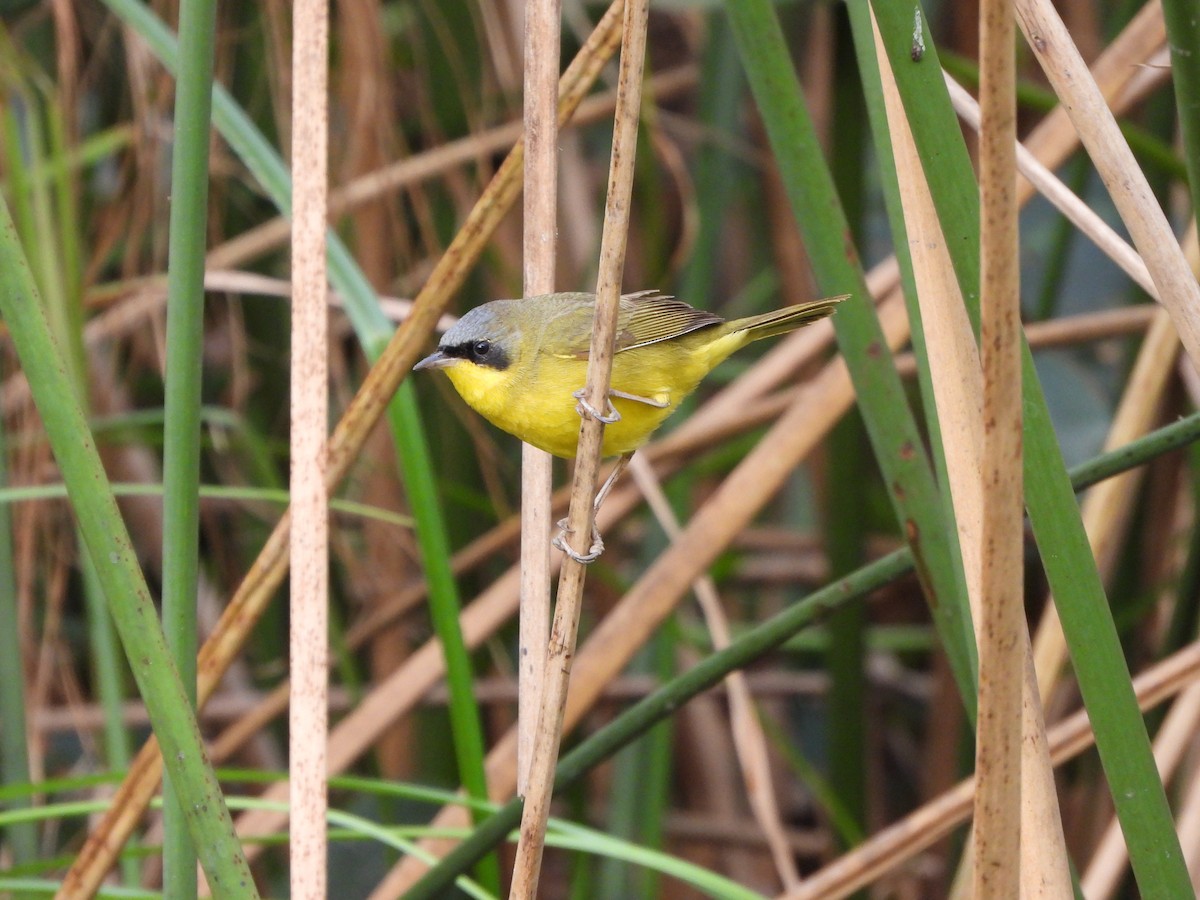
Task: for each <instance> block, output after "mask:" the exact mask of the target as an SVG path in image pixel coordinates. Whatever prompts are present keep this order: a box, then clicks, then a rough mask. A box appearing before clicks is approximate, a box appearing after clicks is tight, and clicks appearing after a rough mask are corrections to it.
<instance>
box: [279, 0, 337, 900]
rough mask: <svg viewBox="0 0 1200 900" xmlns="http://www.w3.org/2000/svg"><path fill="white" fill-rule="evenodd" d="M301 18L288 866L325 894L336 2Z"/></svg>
mask: <svg viewBox="0 0 1200 900" xmlns="http://www.w3.org/2000/svg"><path fill="white" fill-rule="evenodd" d="M293 23H294V25H293V27H294V29H295V38H294V41H293V44H292V70H293V78H294V81H293V84H294V93H293V95H292V165H293V167H294V171H295V179H294V186H293V190H292V196H293V216H292V353H291V420H292V423H291V424H292V434H291V484H290V491H291V501H292V511H293V515H294V527H293V528H292V529H291V548H290V549H291V557H292V560H293V565H292V577H291V579H290V592H291V611H290V616H289V631H290V636H289V647H290V653H289V655H290V665H289V669H290V672H291V685H292V687H291V698H290V702H289V716H288V774H289V784H290V785H291V792H290V797H289V799H290V804H289V805H290V806H291V811H292V826H291V833H290V854H289V859H290V866H289V871H290V885H291V895H292V896H293V897H295V898H298V900H323V898H324V897H325V892H326V887H327V883H328V882H327V876H326V869H327V858H328V851H327V845H326V838H325V810H326V806H327V802H328V801H327V798H326V787H325V747H326V741H327V736H328V731H329V725H328V714H327V710H328V706H329V701H328V693H329V662H328V661H329V494H328V492H327V489H326V485H325V458H326V440H327V438H328V431H327V428H328V425H327V423H328V421H329V395H328V387H327V385H328V381H329V360H328V348H329V338H328V331H329V306H328V302H327V299H326V298H327V296H328V293H329V288H328V280H327V277H326V262H325V206H326V202H327V199H328V190H329V183H328V178H327V177H326V172H327V169H328V132H329V129H328V124H329V109H328V87H329V9H328V5H327V4H326V3H325V2H323V0H300V2H298V3H297V4H296V11H295V15H294V17H293Z"/></svg>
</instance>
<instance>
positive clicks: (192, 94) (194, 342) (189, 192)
mask: <svg viewBox="0 0 1200 900" xmlns="http://www.w3.org/2000/svg"><path fill="white" fill-rule="evenodd" d="M216 26H217V4H216V2H215V0H183V2H182V3H181V4H180V7H179V34H180V44H181V47H182V48H184V49H183V51H182V52H181V54H180V60H179V79H178V83H177V85H176V93H175V144H174V147H173V148H172V159H171V214H170V236H169V241H170V244H169V247H168V269H167V360H168V362H167V366H166V379H165V381H166V383H165V386H164V407H165V409H164V416H165V419H164V423H163V589H162V590H163V593H162V619H163V632H164V634H165V636H166V639H167V646H168V648H170V650H171V656H172V658H173V659H174V661H175V668H176V669H178V671H179V680H180V681H181V682H182V684H183V690H184V693H186V694H187V696H188V701H189V702H190V703H191V704H192V706H193V707H194V706H195V703H196V647H197V643H198V639H197V634H196V585H197V583H198V579H199V571H200V541H199V530H200V400H201V375H202V367H203V351H204V255H205V247H206V237H207V230H208V148H209V134H210V126H211V115H212V74H213V43H214V40H215V34H216ZM163 887H164V889H165V890H166V891H167V892H168V893H170V895H171V896H172V897H178V898H179V900H190V898H194V897H195V896H196V851H195V848H194V847H193V846H192V842H191V838H190V837H189V836H188V833H187V823H186V817H185V814H184V811H183V809H182V808H181V807H180V804H179V802H178V800H177V798H176V796H175V792H174V791H173V790H172V786H171V783H170V779H169V778H164V779H163Z"/></svg>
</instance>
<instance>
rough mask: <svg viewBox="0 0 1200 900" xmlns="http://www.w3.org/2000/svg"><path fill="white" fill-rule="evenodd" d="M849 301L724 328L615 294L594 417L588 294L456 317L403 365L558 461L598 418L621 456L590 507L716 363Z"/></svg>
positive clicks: (651, 296)
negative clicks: (607, 361) (605, 371)
mask: <svg viewBox="0 0 1200 900" xmlns="http://www.w3.org/2000/svg"><path fill="white" fill-rule="evenodd" d="M848 296H849V295H846V294H843V295H840V296H836V297H828V298H825V299H822V300H814V301H811V302H808V303H800V304H796V305H794V306H787V307H783V308H781V309H777V310H774V311H773V312H768V313H762V314H761V315H755V316H747V317H745V318H740V319H733V320H731V321H726V320H725V319H723V318H721V317H720V316H718V315H717V314H716V313H713V312H709V311H707V310H702V309H696V308H695V307H693V306H689V305H688V304H687V303H684V302H683V301H682V300H678V299H676V298H675V297H672V296H670V295H668V294H664V293H660V292H659V291H656V290H646V291H639V292H637V293H632V294H625V295H624V296H622V297H621V298H620V302H619V307H618V312H617V329H616V344H615V348H614V350H615V352H614V355H613V362H612V376H611V380H610V388H609V406H608V409H606V410H605V411H603V412H600V411H598V410H595V409H592V408H591V407H590V405H589V404H587V403H586V401H585V400H584V384H585V381H586V379H587V367H588V356H589V352H590V347H591V336H592V322H593V319H594V317H595V312H596V295H595V294H591V293H584V292H565V293H555V294H541V295H538V296H534V297H526V298H524V299H519V300H493V301H491V302H490V303H484V304H482V305H481V306H477V307H475V308H474V309H471V310H470V311H468V312H467V313H465V314H464V315H463V316H462V318H460V319H459V320H458V322H456V323H455V324H454V325H453V326H452V327H451V328H449V329H448V330H447V331H446V332H445V333H444V334H443V335H442V338H441V340H440V342H439V343H438V347H437V350H435V351H434V352H433V353H432V354H430V355H429V356H427V357H425V358H424V359H422V360H421V361H420V362H418V363H417V364H416V365H415V366H414V367H413V368H414V371H415V370H425V369H434V370H436V369H440V370H442V371H443V372H445V374H446V376H447V377H448V378H449V379H450V383H451V384H452V385H453V386H454V388H455V390H456V391H457V392H458V394H459V396H461V397H462V399H463V400H464V401H465V402H466V403H467V405H468V406H470V407H471V408H472V409H474V410H475V411H476V412H478V413H479V414H480V415H482V416H483V417H484V418H485V419H487V420H488V421H489V422H491V423H492V424H493V425H495V426H496V427H498V428H500V429H501V430H503V431H506V432H508V433H509V434H512V435H515V436H516V437H518V438H520V439H521V440H522V441H525V442H526V443H529V444H532V445H533V446H535V447H538V448H540V449H542V450H545V451H547V452H548V453H551V454H553V455H554V456H559V457H562V458H564V459H572V458H574V456H575V453H576V448H577V445H578V439H579V418H580V416H581V415H587V414H592V415H595V416H596V417H597V418H600V419H601V420H602V421H603V422H605V425H606V427H605V429H604V441H603V444H602V445H601V453H602V455H603V456H617V457H620V460H619V461H618V463H617V467H616V468H615V469H614V471H613V473H612V474H611V475H610V476H609V479H608V481H606V482H605V485H604V487H602V488H601V490H600V492H598V493H597V496H596V506H597V508H598V507H599V504H600V503H601V502H603V499H604V496H605V495H606V494H607V493H608V489H609V488H611V486H612V484H613V483H614V482H615V481H616V478H617V477H618V476H619V474H620V472H621V471H622V470H623V469H624V467H625V465H626V464H628V461H629V459H630V457H632V455H633V453H634V451H636V450H637V449H638V448H639V447H641V446H642V445H643V444H645V443H646V441H647V440H649V438H650V436H651V435H652V434H653V433H654V431H655V430H656V429H657V428H658V427H659V426H660V425H661V424H662V423H663V421H664V420H665V419H666V418H667V417H668V416H669V415H671V413H672V412H674V411H675V409H676V408H677V407H678V406H679V404H680V403H681V402H683V400H684V398H686V397H687V396H688V395H689V394H691V393H692V391H694V390H695V389H696V387H697V386H698V385H699V384H700V382H701V380H703V379H704V377H705V376H706V375H708V373H709V372H711V371H712V370H713V369H714V368H716V366H717V365H718V364H720V363H721V362H722V361H723V360H725V359H726V358H727V357H728V356H729V355H730V354H732V353H734V352H735V351H737V350H740V349H741V348H742V347H744V346H746V345H747V344H749V343H751V342H753V341H757V340H761V339H763V338H768V337H774V336H775V335H780V334H785V333H787V332H789V331H793V330H794V329H797V328H800V327H803V326H805V325H809V324H811V323H813V322H816V321H818V320H820V319H823V318H825V317H826V316H828V315H830V314H831V313H832V312H833V311H834V309H836V307H837V305H838V304H839V303H841V302H842V301H843V300H845V299H846V298H847V297H848ZM560 537H561V535H560ZM559 544H560V542H558V541H556V546H558V545H559ZM601 546H602V544H601ZM564 549H567V548H565V546H564ZM593 549H595V548H593ZM570 553H571V555H575V553H574V551H570ZM587 555H590V554H586V555H584V556H587ZM596 555H598V554H596ZM587 561H591V560H590V559H589V560H587Z"/></svg>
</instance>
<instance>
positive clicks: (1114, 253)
mask: <svg viewBox="0 0 1200 900" xmlns="http://www.w3.org/2000/svg"><path fill="white" fill-rule="evenodd" d="M945 78H946V87H947V89H948V90H949V91H950V100H951V102H952V103H953V104H954V109H955V112H957V113H958V115H959V118H961V119H962V120H963V121H964V122H966V123H967V124H968V125H969V126H971V128H972V129H974V130H975V131H977V132H978V131H979V105H978V104H977V103H976V102H975V100H974V98H973V97H971V95H970V94H968V93H967V92H966V89H965V88H963V87H962V86H961V85H959V84H958V82H956V81H955V80H954V79H953V78H951V77H950V76H949V75H948V74H947V75H946V76H945ZM1016 151H1017V168H1018V169H1019V170H1020V172H1021V174H1022V175H1023V176H1024V177H1025V178H1026V179H1027V180H1028V181H1029V183H1030V184H1032V185H1033V187H1034V188H1035V189H1036V190H1037V192H1038V193H1039V194H1041V195H1042V196H1043V197H1045V198H1046V199H1047V200H1048V201H1050V203H1051V204H1052V205H1053V206H1054V208H1055V209H1057V210H1058V211H1059V212H1061V213H1062V214H1063V215H1064V216H1065V217H1066V218H1067V219H1068V220H1069V221H1070V222H1071V224H1073V225H1074V226H1075V227H1076V228H1078V229H1079V231H1080V232H1081V233H1082V234H1084V235H1086V236H1087V237H1088V238H1090V239H1091V241H1092V243H1094V244H1095V245H1096V246H1097V247H1098V248H1099V249H1100V251H1101V252H1102V253H1104V254H1105V255H1106V256H1107V257H1108V258H1109V259H1111V260H1112V261H1113V262H1114V263H1116V264H1117V265H1118V266H1119V267H1120V268H1121V269H1122V271H1124V272H1125V274H1126V275H1128V276H1129V277H1130V278H1132V279H1133V280H1134V281H1135V282H1137V284H1138V286H1139V287H1141V288H1142V290H1144V291H1146V293H1148V294H1149V295H1150V296H1152V297H1154V299H1156V300H1157V299H1158V288H1157V287H1155V284H1154V281H1153V279H1152V278H1151V277H1150V270H1149V269H1147V268H1146V264H1145V262H1143V261H1142V258H1141V257H1140V256H1138V252H1137V251H1136V250H1134V249H1133V247H1131V246H1130V245H1129V244H1128V243H1127V242H1126V241H1125V239H1124V238H1122V237H1121V236H1120V235H1118V234H1117V232H1116V231H1115V230H1114V229H1113V228H1112V226H1110V225H1109V224H1108V223H1107V222H1105V221H1104V220H1103V219H1101V218H1100V216H1099V215H1098V214H1097V213H1096V212H1095V211H1094V210H1093V209H1092V208H1091V207H1090V206H1088V205H1087V204H1086V203H1084V202H1083V201H1082V200H1080V199H1079V198H1078V197H1077V196H1075V194H1074V193H1072V191H1071V189H1070V188H1068V187H1067V186H1066V185H1065V184H1063V183H1062V181H1060V180H1059V179H1058V177H1057V176H1055V174H1054V173H1053V172H1051V171H1050V170H1049V169H1048V168H1047V167H1046V166H1043V165H1042V164H1041V163H1040V162H1038V161H1037V159H1036V158H1035V157H1034V155H1033V154H1032V153H1030V152H1029V150H1028V149H1026V148H1025V146H1024V145H1022V144H1017V146H1016Z"/></svg>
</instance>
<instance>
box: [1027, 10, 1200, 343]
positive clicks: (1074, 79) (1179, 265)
mask: <svg viewBox="0 0 1200 900" xmlns="http://www.w3.org/2000/svg"><path fill="white" fill-rule="evenodd" d="M1014 7H1015V9H1016V12H1017V21H1018V22H1019V23H1020V25H1021V30H1022V31H1024V32H1025V37H1026V39H1027V41H1028V43H1029V46H1030V47H1031V48H1032V49H1033V52H1034V55H1035V56H1037V58H1038V62H1039V63H1040V64H1041V66H1042V69H1043V71H1044V72H1045V73H1046V77H1047V78H1048V79H1049V81H1050V85H1051V87H1053V88H1054V92H1055V93H1056V94H1057V95H1058V97H1059V100H1060V101H1061V103H1062V106H1063V107H1064V108H1065V109H1066V111H1067V114H1068V115H1069V116H1070V118H1071V122H1072V124H1073V125H1074V126H1075V130H1076V131H1077V132H1078V133H1079V139H1080V141H1081V142H1082V143H1083V146H1084V147H1085V148H1086V149H1087V152H1088V154H1089V155H1090V156H1091V158H1092V162H1093V163H1094V164H1095V166H1096V171H1097V172H1098V173H1099V174H1100V178H1101V179H1102V180H1103V181H1104V185H1105V187H1106V188H1107V189H1108V192H1109V194H1110V196H1111V197H1112V199H1113V203H1114V204H1115V205H1116V207H1117V211H1118V212H1119V213H1120V215H1121V219H1122V220H1123V221H1124V222H1125V226H1126V227H1127V228H1128V229H1129V234H1130V236H1131V237H1132V238H1133V243H1134V246H1135V247H1137V249H1138V251H1139V252H1140V253H1141V255H1142V258H1143V259H1144V260H1145V262H1146V267H1147V268H1148V269H1149V270H1150V275H1151V277H1153V279H1154V283H1155V284H1157V285H1158V288H1159V295H1160V296H1161V297H1162V299H1163V303H1164V304H1165V305H1166V307H1167V310H1168V311H1169V312H1170V313H1171V318H1172V320H1173V321H1174V322H1175V328H1176V330H1177V331H1178V332H1179V339H1180V341H1181V342H1182V343H1183V346H1184V348H1185V349H1186V351H1187V354H1188V356H1189V357H1190V358H1191V360H1192V362H1193V364H1196V365H1198V366H1200V283H1197V281H1196V278H1195V276H1194V275H1193V274H1192V272H1191V270H1190V268H1189V267H1188V264H1187V261H1186V260H1185V259H1184V256H1183V252H1182V251H1181V250H1180V247H1179V242H1178V240H1177V239H1176V238H1175V235H1174V234H1173V233H1172V231H1171V226H1170V223H1169V222H1167V218H1166V216H1165V215H1164V214H1163V211H1162V209H1161V207H1159V205H1158V202H1157V201H1156V200H1155V198H1154V194H1153V192H1152V191H1151V190H1150V185H1149V183H1148V182H1147V181H1146V176H1145V175H1144V174H1143V173H1142V170H1141V169H1140V168H1139V167H1138V164H1137V160H1136V159H1135V158H1134V155H1133V152H1132V151H1131V150H1130V149H1129V145H1128V144H1127V143H1126V142H1125V138H1124V136H1123V135H1122V134H1121V131H1120V128H1119V127H1118V126H1117V121H1116V119H1115V118H1114V117H1113V113H1112V111H1111V110H1110V109H1109V107H1108V104H1107V103H1106V102H1105V98H1104V95H1103V93H1102V91H1101V90H1100V88H1099V87H1098V85H1097V84H1096V81H1095V80H1094V79H1093V78H1092V75H1091V73H1090V72H1089V71H1088V67H1087V65H1086V64H1085V63H1084V61H1083V58H1082V57H1081V56H1080V55H1079V50H1078V49H1077V48H1076V47H1075V44H1074V43H1073V42H1072V41H1071V36H1070V34H1068V33H1067V29H1066V27H1065V26H1064V25H1063V23H1062V19H1061V18H1059V16H1058V13H1057V12H1056V11H1055V9H1054V7H1053V5H1052V4H1051V3H1050V2H1049V0H1014ZM1160 14H1161V10H1160Z"/></svg>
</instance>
